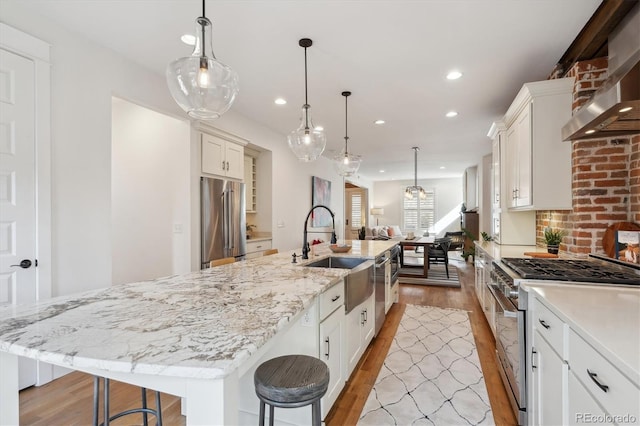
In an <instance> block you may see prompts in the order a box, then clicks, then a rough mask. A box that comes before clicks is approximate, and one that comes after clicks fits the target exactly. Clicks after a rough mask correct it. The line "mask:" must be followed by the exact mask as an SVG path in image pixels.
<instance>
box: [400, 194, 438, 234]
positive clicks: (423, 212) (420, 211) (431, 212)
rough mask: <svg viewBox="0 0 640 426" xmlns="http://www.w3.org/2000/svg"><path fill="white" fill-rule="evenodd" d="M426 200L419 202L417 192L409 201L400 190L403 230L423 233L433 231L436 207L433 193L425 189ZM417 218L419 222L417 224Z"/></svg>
mask: <svg viewBox="0 0 640 426" xmlns="http://www.w3.org/2000/svg"><path fill="white" fill-rule="evenodd" d="M425 192H426V193H427V198H425V199H424V200H421V199H420V197H418V193H417V191H414V193H413V199H411V200H409V199H407V198H406V197H405V196H404V188H402V200H403V201H402V203H403V204H402V219H403V226H402V227H403V229H406V230H414V231H419V232H424V231H427V230H430V229H433V226H434V224H435V216H436V207H435V204H436V203H435V198H436V197H435V191H434V190H433V189H425ZM418 218H420V221H419V222H418Z"/></svg>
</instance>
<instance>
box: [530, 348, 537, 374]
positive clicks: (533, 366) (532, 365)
mask: <svg viewBox="0 0 640 426" xmlns="http://www.w3.org/2000/svg"><path fill="white" fill-rule="evenodd" d="M537 353H538V352H537V351H536V350H535V348H531V371H533V370H535V369H536V368H538V366H537V365H535V364H534V362H533V356H534V355H535V354H537Z"/></svg>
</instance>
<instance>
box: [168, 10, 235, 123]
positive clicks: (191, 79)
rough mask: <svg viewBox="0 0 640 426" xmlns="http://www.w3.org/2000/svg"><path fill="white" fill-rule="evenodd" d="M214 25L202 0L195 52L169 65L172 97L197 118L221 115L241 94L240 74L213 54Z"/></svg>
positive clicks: (213, 117) (202, 118)
mask: <svg viewBox="0 0 640 426" xmlns="http://www.w3.org/2000/svg"><path fill="white" fill-rule="evenodd" d="M211 28H212V25H211V21H210V20H209V19H207V18H206V16H205V13H204V0H202V16H200V17H199V18H197V19H196V43H195V46H194V48H193V53H191V56H187V57H184V58H180V59H176V60H175V61H173V62H171V63H170V64H169V65H168V66H167V85H168V86H169V91H170V92H171V95H172V96H173V99H175V101H176V102H177V104H178V105H180V107H181V108H182V109H183V110H185V111H186V112H187V114H189V116H190V117H191V118H194V119H197V120H211V119H215V118H219V117H220V116H221V115H222V114H224V113H225V112H227V110H228V109H229V108H230V107H231V104H233V101H234V100H235V99H236V95H237V94H238V74H237V73H236V72H235V71H234V70H232V69H231V68H229V67H228V66H227V65H225V64H223V63H222V62H220V61H218V60H217V59H216V57H215V55H214V54H213V47H212V45H213V36H212V30H211Z"/></svg>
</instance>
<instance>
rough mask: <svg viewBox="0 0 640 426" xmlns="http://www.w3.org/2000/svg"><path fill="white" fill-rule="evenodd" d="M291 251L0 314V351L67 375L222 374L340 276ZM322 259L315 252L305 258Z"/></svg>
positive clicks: (366, 252)
mask: <svg viewBox="0 0 640 426" xmlns="http://www.w3.org/2000/svg"><path fill="white" fill-rule="evenodd" d="M384 243H386V244H384ZM351 244H352V245H353V247H352V250H351V252H350V253H345V254H343V256H351V257H368V258H373V257H375V256H376V255H377V254H380V253H382V252H384V251H385V250H387V249H388V248H390V247H392V246H393V245H394V244H395V243H392V242H386V241H353V242H352V243H351ZM291 253H293V251H292V252H291ZM291 253H281V254H278V255H272V256H265V257H260V258H258V259H255V260H249V261H243V262H236V263H234V264H230V265H223V266H219V267H215V268H209V269H205V270H202V271H198V272H192V273H188V274H184V275H177V276H170V277H165V278H159V279H155V280H150V281H144V282H136V283H130V284H123V285H116V286H112V287H108V288H105V289H101V290H94V291H90V292H85V293H81V294H74V295H70V296H63V297H58V298H54V299H50V300H48V301H44V302H41V303H37V304H35V305H32V306H24V307H5V308H2V309H0V351H4V352H9V353H13V354H16V355H21V356H26V357H29V358H33V359H38V360H41V361H45V362H51V363H54V364H57V365H62V366H67V367H69V368H74V367H77V368H82V367H85V368H98V369H105V370H111V371H120V372H127V373H131V372H133V373H145V374H157V375H166V376H179V377H199V378H208V379H212V378H219V377H224V376H226V375H228V374H229V373H230V372H232V371H234V370H235V369H237V368H238V367H239V366H240V365H241V363H242V362H243V361H245V360H247V359H248V358H249V357H250V356H251V355H252V354H253V353H255V352H256V351H257V350H258V349H259V348H260V347H261V346H263V345H264V344H265V343H266V342H267V341H268V340H269V339H270V338H272V337H273V336H274V335H275V334H276V333H278V332H279V331H280V330H282V329H283V328H285V327H286V325H287V324H288V323H290V322H291V321H293V320H294V318H295V317H296V316H297V315H299V314H300V313H301V312H302V311H303V310H304V309H306V308H307V307H308V306H309V305H310V304H311V303H312V302H313V301H314V300H315V298H316V297H317V296H318V295H319V294H320V293H322V292H323V291H325V290H327V289H328V288H330V287H331V286H333V285H335V284H336V283H339V282H341V280H342V278H343V277H344V276H346V275H347V273H348V270H344V269H329V268H306V267H304V264H291V262H290V260H291V256H290V254H291ZM328 254H332V253H331V252H330V251H329V248H328V245H327V246H326V247H317V248H316V252H314V253H313V256H312V258H311V259H309V261H312V260H317V259H320V258H321V257H320V256H326V255H328Z"/></svg>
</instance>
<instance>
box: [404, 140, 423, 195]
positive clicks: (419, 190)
mask: <svg viewBox="0 0 640 426" xmlns="http://www.w3.org/2000/svg"><path fill="white" fill-rule="evenodd" d="M411 149H413V172H414V175H413V186H407V187H406V189H405V190H404V197H405V198H406V199H408V200H413V193H414V192H416V193H417V194H418V197H419V198H420V199H421V200H425V199H426V198H427V192H426V191H425V190H424V188H422V187H421V186H418V151H420V148H418V147H417V146H414V147H413V148H411Z"/></svg>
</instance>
